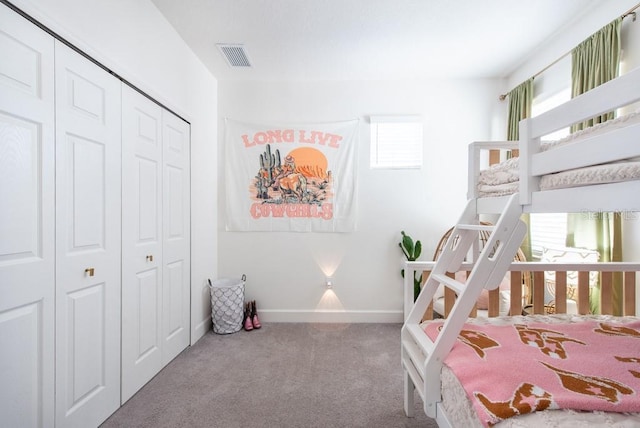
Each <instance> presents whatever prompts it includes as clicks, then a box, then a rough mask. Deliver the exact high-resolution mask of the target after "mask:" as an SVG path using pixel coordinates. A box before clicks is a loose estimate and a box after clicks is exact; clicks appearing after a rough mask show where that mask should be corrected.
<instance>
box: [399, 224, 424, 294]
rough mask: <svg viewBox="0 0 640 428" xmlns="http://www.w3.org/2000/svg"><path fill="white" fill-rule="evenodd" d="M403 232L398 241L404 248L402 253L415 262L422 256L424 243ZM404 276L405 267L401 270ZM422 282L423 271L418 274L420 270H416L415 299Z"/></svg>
mask: <svg viewBox="0 0 640 428" xmlns="http://www.w3.org/2000/svg"><path fill="white" fill-rule="evenodd" d="M400 233H401V234H402V240H401V241H400V242H399V243H398V246H399V247H400V249H401V250H402V253H403V254H404V256H405V257H406V258H407V260H408V261H410V262H413V261H416V260H417V259H418V257H420V254H421V253H422V243H421V242H420V241H416V242H415V243H414V242H413V239H411V237H410V236H409V235H407V234H406V233H404V230H403V231H401V232H400ZM400 273H401V274H402V277H403V278H404V269H402V270H401V271H400ZM421 284H422V273H420V275H419V276H418V272H414V275H413V300H414V301H415V299H417V298H418V294H420V285H421Z"/></svg>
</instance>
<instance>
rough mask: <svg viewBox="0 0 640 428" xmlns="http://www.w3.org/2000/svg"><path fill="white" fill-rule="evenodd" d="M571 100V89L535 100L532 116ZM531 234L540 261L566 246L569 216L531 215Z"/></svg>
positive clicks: (554, 135)
mask: <svg viewBox="0 0 640 428" xmlns="http://www.w3.org/2000/svg"><path fill="white" fill-rule="evenodd" d="M570 99H571V90H570V89H569V88H567V89H565V90H562V91H560V92H557V93H555V94H553V95H551V96H550V97H548V98H546V99H545V100H543V101H539V102H536V100H534V102H533V106H532V108H531V110H532V111H531V113H532V116H537V115H539V114H542V113H544V112H546V111H549V110H551V109H552V108H554V107H557V106H559V105H560V104H562V103H564V102H566V101H569V100H570ZM569 132H570V131H569V128H564V129H560V130H558V131H556V132H554V133H552V134H549V135H545V136H544V137H543V138H542V140H543V141H554V140H559V139H560V138H562V137H565V136H567V135H569ZM529 222H530V233H531V235H530V236H531V239H530V240H531V255H532V256H533V258H534V259H540V257H541V256H542V249H543V248H562V247H564V246H565V245H566V244H565V243H566V237H567V214H565V213H558V214H556V213H551V214H547V213H545V214H539V213H535V214H531V216H530V217H529Z"/></svg>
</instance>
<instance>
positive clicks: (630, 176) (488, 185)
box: [477, 111, 640, 197]
mask: <svg viewBox="0 0 640 428" xmlns="http://www.w3.org/2000/svg"><path fill="white" fill-rule="evenodd" d="M636 123H640V111H637V112H634V113H630V114H627V115H625V116H621V117H619V118H617V119H614V120H610V121H607V122H604V123H600V124H598V125H595V126H592V127H590V128H586V129H584V130H581V131H578V132H575V133H573V134H571V135H568V136H567V137H565V138H563V139H561V140H558V141H553V142H546V143H542V144H541V146H540V149H541V150H542V151H547V150H551V149H553V148H556V147H559V146H563V145H568V144H572V143H576V142H579V140H581V139H585V138H590V137H595V136H597V135H601V134H603V133H605V132H611V131H613V130H615V129H620V128H624V127H625V126H629V125H633V124H636ZM519 179H520V171H519V158H511V159H508V160H506V161H504V162H500V163H498V164H495V165H492V166H491V167H489V168H488V169H485V170H483V171H481V172H480V175H479V177H478V184H477V189H478V196H480V197H491V196H504V195H510V194H512V193H515V192H517V191H518V189H519ZM637 179H640V159H637V158H632V159H628V160H625V161H617V162H613V163H609V164H602V165H594V166H590V167H586V168H578V169H573V170H569V171H563V172H559V173H555V174H549V175H546V176H543V177H541V180H540V190H553V189H563V188H570V187H579V186H591V185H595V184H606V183H615V182H620V181H629V180H637Z"/></svg>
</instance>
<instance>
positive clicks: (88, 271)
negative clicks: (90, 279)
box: [84, 268, 95, 276]
mask: <svg viewBox="0 0 640 428" xmlns="http://www.w3.org/2000/svg"><path fill="white" fill-rule="evenodd" d="M94 271H95V269H94V268H86V269H85V270H84V273H85V275H89V276H93V274H94V273H95V272H94Z"/></svg>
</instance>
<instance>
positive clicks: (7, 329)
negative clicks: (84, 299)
mask: <svg viewBox="0 0 640 428" xmlns="http://www.w3.org/2000/svg"><path fill="white" fill-rule="evenodd" d="M0 57H1V58H2V59H1V60H0V425H2V426H7V427H42V426H51V425H52V424H53V422H52V421H53V418H54V291H55V288H54V267H55V264H54V255H55V253H54V232H55V230H54V209H55V208H54V183H55V177H54V86H53V38H52V37H50V36H49V35H48V34H46V33H44V32H43V31H41V30H40V29H38V28H37V27H36V26H34V25H33V24H31V23H30V22H28V21H27V20H25V19H24V18H22V17H20V16H19V15H18V14H16V13H14V12H12V11H11V10H9V9H8V8H7V7H6V6H4V5H0Z"/></svg>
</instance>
